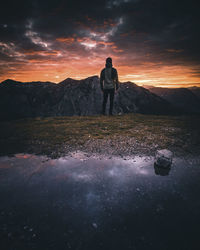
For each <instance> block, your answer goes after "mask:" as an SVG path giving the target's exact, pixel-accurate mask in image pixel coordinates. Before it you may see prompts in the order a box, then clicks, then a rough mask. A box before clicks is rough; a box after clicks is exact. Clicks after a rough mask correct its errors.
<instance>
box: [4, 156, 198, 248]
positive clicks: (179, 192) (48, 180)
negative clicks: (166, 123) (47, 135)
mask: <svg viewBox="0 0 200 250" xmlns="http://www.w3.org/2000/svg"><path fill="white" fill-rule="evenodd" d="M199 179H200V158H198V157H196V158H192V159H190V160H189V159H187V160H185V159H181V158H174V161H173V165H172V167H171V169H166V170H163V169H158V168H154V164H153V157H149V156H148V157H139V156H135V157H132V158H130V157H127V158H121V157H108V158H106V157H105V156H101V155H100V156H98V157H97V156H90V157H89V158H88V157H87V155H85V154H84V153H82V152H75V153H72V154H71V155H69V156H67V157H64V158H58V159H50V158H47V157H45V156H36V155H27V154H17V155H15V156H14V157H6V156H4V157H0V201H1V202H0V242H1V249H2V250H31V249H37V250H51V249H52V250H54V249H57V250H62V249H74V250H75V249H81V250H83V249H84V250H90V249H91V250H96V249H99V250H102V249H108V250H111V249H113V250H115V249H116V250H118V249H119V250H122V249H123V250H124V249H125V250H126V249H132V250H173V249H174V250H198V249H199V244H200V238H199V233H200V226H199V225H200V199H199V192H200V182H199Z"/></svg>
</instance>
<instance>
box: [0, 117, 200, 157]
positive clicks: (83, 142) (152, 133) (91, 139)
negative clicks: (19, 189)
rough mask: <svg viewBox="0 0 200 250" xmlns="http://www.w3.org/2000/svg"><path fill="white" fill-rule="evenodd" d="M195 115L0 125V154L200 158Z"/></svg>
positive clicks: (65, 119) (45, 120) (199, 122)
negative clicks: (78, 153)
mask: <svg viewBox="0 0 200 250" xmlns="http://www.w3.org/2000/svg"><path fill="white" fill-rule="evenodd" d="M199 125H200V117H199V116H155V115H154V116H153V115H141V114H127V115H120V116H119V115H117V116H73V117H67V116H63V117H51V118H33V119H32V118H31V119H20V120H16V121H11V122H1V123H0V149H1V150H0V155H10V154H16V153H33V154H41V155H48V156H50V157H52V158H57V157H60V156H63V155H66V154H68V153H70V152H74V151H76V150H81V151H83V152H86V153H89V154H91V153H100V154H105V155H122V156H127V155H154V153H155V151H156V150H157V149H163V148H167V149H169V150H171V151H173V152H174V153H175V155H176V156H181V155H182V156H184V155H199V153H200V136H199V135H200V126H199Z"/></svg>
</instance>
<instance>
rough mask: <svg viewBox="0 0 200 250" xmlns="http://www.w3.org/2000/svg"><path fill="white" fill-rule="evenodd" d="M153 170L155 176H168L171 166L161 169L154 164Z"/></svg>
mask: <svg viewBox="0 0 200 250" xmlns="http://www.w3.org/2000/svg"><path fill="white" fill-rule="evenodd" d="M154 170H155V174H156V175H160V176H166V175H169V172H170V170H171V166H170V167H161V166H158V165H157V164H155V163H154Z"/></svg>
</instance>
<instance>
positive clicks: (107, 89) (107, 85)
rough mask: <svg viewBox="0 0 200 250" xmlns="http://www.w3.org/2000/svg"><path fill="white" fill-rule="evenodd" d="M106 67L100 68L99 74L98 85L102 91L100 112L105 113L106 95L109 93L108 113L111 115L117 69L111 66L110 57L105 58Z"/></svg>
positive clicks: (116, 84) (116, 83)
mask: <svg viewBox="0 0 200 250" xmlns="http://www.w3.org/2000/svg"><path fill="white" fill-rule="evenodd" d="M105 66H106V67H105V68H104V69H102V71H101V75H100V86H101V90H102V92H103V105H102V114H103V115H105V110H106V104H107V100H108V95H110V109H109V114H110V115H112V111H113V102H114V95H115V91H117V90H118V88H119V83H118V74H117V70H116V69H115V68H113V67H112V58H110V57H108V58H107V59H106V65H105Z"/></svg>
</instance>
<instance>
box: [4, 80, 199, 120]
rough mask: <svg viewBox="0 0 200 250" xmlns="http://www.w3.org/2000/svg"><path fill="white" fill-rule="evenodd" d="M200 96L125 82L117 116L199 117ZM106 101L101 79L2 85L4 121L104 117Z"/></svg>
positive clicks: (189, 91) (116, 106) (193, 90)
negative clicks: (173, 115) (74, 116)
mask: <svg viewBox="0 0 200 250" xmlns="http://www.w3.org/2000/svg"><path fill="white" fill-rule="evenodd" d="M199 94H200V91H199V88H190V89H183V88H180V89H176V90H174V89H166V88H156V87H151V88H150V89H146V88H144V87H140V86H138V85H136V84H134V83H132V82H124V83H120V87H119V90H118V92H117V93H116V95H115V100H114V112H113V113H114V114H124V113H142V114H183V113H192V114H193V113H198V114H199V113H200V111H199V110H200V109H199V108H200V96H199ZM102 99H103V96H102V92H101V89H100V83H99V77H98V76H91V77H88V78H86V79H82V80H74V79H71V78H67V79H65V80H64V81H62V82H60V83H58V84H56V83H52V82H18V81H14V80H11V79H8V80H5V81H3V82H2V83H0V120H9V119H19V118H25V117H38V116H42V117H45V116H72V115H98V114H101V107H102ZM108 104H109V101H108ZM107 106H108V105H107Z"/></svg>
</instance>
